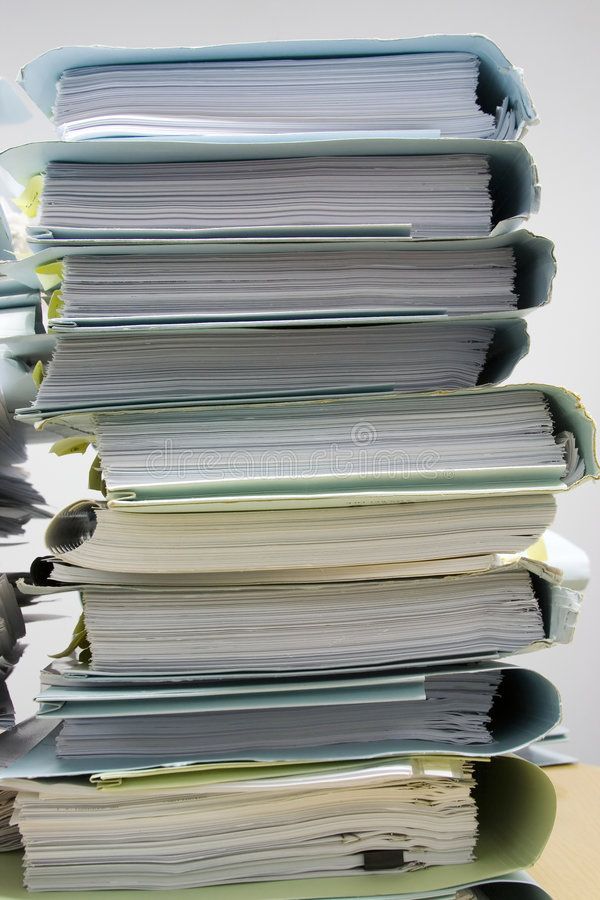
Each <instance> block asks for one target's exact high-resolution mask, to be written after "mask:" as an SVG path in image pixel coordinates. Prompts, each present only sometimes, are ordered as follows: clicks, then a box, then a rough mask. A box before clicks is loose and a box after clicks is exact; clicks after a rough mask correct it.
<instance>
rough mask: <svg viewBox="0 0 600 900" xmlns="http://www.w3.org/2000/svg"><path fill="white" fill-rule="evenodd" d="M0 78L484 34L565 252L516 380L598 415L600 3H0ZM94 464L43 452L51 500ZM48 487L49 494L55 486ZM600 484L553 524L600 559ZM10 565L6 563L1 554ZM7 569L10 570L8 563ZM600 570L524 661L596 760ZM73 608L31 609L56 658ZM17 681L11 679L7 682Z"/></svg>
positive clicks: (16, 137)
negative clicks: (502, 61)
mask: <svg viewBox="0 0 600 900" xmlns="http://www.w3.org/2000/svg"><path fill="white" fill-rule="evenodd" d="M0 9H1V10H2V17H1V19H0V21H1V22H2V32H1V36H0V75H2V76H4V77H5V78H9V79H13V78H14V77H15V76H16V74H17V71H18V69H19V67H20V66H21V65H23V64H24V63H25V62H28V61H29V60H30V59H32V58H34V57H35V56H37V55H38V54H40V53H42V52H43V51H44V50H48V49H50V48H52V47H55V46H59V45H65V44H90V43H96V44H117V45H129V46H144V45H146V46H160V45H164V46H168V45H199V44H210V43H228V42H235V41H253V40H269V39H279V40H282V39H298V38H333V37H382V38H383V37H385V38H392V37H407V36H413V35H418V34H431V33H436V32H452V33H465V32H475V33H480V34H485V35H487V36H489V37H491V38H492V39H493V40H494V41H496V43H498V44H499V45H500V47H501V49H502V50H503V51H504V53H505V54H506V56H507V57H508V58H509V59H510V60H511V62H513V63H514V64H515V65H518V66H520V67H522V68H523V69H524V70H525V75H526V81H527V84H528V87H529V89H530V91H531V93H532V95H533V98H534V101H535V104H536V107H537V110H538V113H539V116H540V118H541V124H540V125H537V126H536V127H534V128H533V129H531V131H530V132H529V134H528V135H527V136H526V143H527V146H528V148H529V150H530V151H531V153H532V154H533V156H534V159H535V160H536V163H537V165H538V168H539V172H540V179H541V184H542V209H541V212H540V213H539V214H538V215H537V216H535V217H534V218H533V219H532V221H531V225H530V227H531V228H532V230H534V231H537V232H538V233H540V234H544V235H547V236H548V237H550V238H552V240H554V241H555V243H556V253H557V258H558V265H559V274H558V277H557V280H556V282H555V288H554V296H553V302H552V304H551V306H550V307H549V308H547V309H545V310H543V311H541V312H538V313H537V314H535V315H534V316H532V317H530V318H529V328H530V333H531V337H532V349H531V353H530V354H529V356H528V357H527V359H525V360H524V361H523V362H521V363H520V365H519V367H518V368H517V371H516V373H515V375H513V378H512V379H511V380H512V381H514V382H520V381H542V382H544V381H547V382H555V383H557V384H563V385H565V386H567V387H569V388H571V389H574V390H576V391H577V392H578V393H580V394H581V395H582V396H583V398H584V401H585V403H586V405H587V406H588V408H589V409H590V411H591V412H592V414H593V415H595V416H596V417H598V416H600V386H599V384H598V375H599V366H598V358H599V356H600V334H599V333H598V330H599V325H600V316H599V314H598V303H599V299H598V284H599V280H600V240H599V234H598V219H599V216H600V193H599V191H598V178H599V175H598V168H599V166H598V155H599V153H598V151H599V147H598V145H599V143H600V126H599V124H598V100H599V95H600V91H599V84H600V77H599V76H600V54H599V53H598V42H599V38H600V27H599V25H600V4H597V3H593V2H585V0H570V2H568V3H552V2H547V0H546V2H544V0H526V2H523V0H503V2H501V3H500V2H497V3H489V2H482V0H479V2H477V0H463V2H449V0H446V2H443V0H442V2H433V0H415V2H406V0H360V2H358V0H303V2H296V0H294V2H291V0H270V2H269V0H263V2H260V0H259V2H252V0H213V2H206V0H196V2H192V0H164V2H161V0H139V2H138V0H100V2H96V3H91V2H87V3H86V2H81V0H53V2H50V3H38V2H20V3H18V4H17V3H14V2H9V0H1V3H0ZM51 136H52V130H51V128H50V126H49V125H48V124H47V123H46V122H45V121H43V120H42V119H41V118H37V119H33V120H30V122H28V123H24V124H23V125H22V126H20V127H18V128H17V127H13V128H10V129H4V130H3V131H2V133H1V134H0V142H1V143H2V145H3V146H8V145H10V144H15V143H20V142H25V141H27V140H31V139H40V138H46V137H51ZM88 467H89V460H87V459H86V460H85V461H84V460H80V459H79V458H70V459H61V460H56V459H49V458H48V457H47V455H46V453H45V450H44V448H41V447H38V448H35V449H34V451H33V454H32V469H33V474H34V477H35V479H36V481H37V483H38V484H40V483H41V482H42V481H43V482H44V489H45V491H46V496H47V499H48V500H49V502H50V503H51V504H52V505H53V506H55V507H57V508H58V507H60V506H63V505H65V504H66V503H67V502H69V501H70V500H72V499H75V498H76V497H78V496H84V495H85V489H86V478H85V476H84V472H85V471H87V468H88ZM50 482H51V484H50V486H49V483H50ZM597 490H598V488H597V486H593V485H586V486H583V487H581V488H579V489H577V490H575V491H573V492H572V493H570V494H569V495H566V496H563V497H561V498H560V501H559V513H558V518H557V520H556V524H555V527H556V529H557V530H558V531H560V532H561V533H562V534H564V535H565V536H566V537H569V538H570V539H571V540H574V541H576V542H577V543H579V544H580V545H581V546H582V547H584V548H585V549H586V550H587V552H588V553H589V554H590V555H591V557H592V563H594V558H595V557H597V556H598V554H597V552H596V548H597V542H598V537H597V535H598V530H599V523H598V514H597V510H598V497H599V494H598V493H597ZM41 534H42V530H41V529H40V527H39V525H38V526H34V527H33V528H32V529H31V536H32V540H33V541H34V544H35V546H34V547H31V548H25V547H23V548H20V549H19V550H18V551H15V552H14V553H13V555H12V560H11V562H12V567H13V568H16V567H17V566H25V565H26V564H27V561H28V558H30V557H31V556H33V555H35V554H37V553H39V552H40V551H41ZM2 556H3V560H4V559H5V558H6V557H5V554H3V555H2ZM2 564H3V565H4V564H5V563H4V561H3V562H2ZM599 585H600V575H598V576H597V577H595V578H594V579H593V580H592V584H591V586H590V588H589V589H588V591H587V593H586V598H585V606H584V611H583V615H582V617H581V619H580V623H579V629H578V634H577V636H576V638H575V642H574V644H573V645H571V646H570V647H561V648H558V649H555V650H552V651H549V652H546V653H541V654H536V655H535V656H530V657H527V658H525V659H523V662H526V664H527V665H530V666H531V667H532V668H537V669H539V670H540V671H542V672H544V673H545V674H547V675H549V676H550V677H551V678H552V679H553V680H555V681H556V683H557V685H558V686H559V687H560V690H561V692H562V695H563V702H564V709H565V719H566V723H567V725H568V726H569V728H570V730H571V741H570V744H569V749H571V750H572V751H573V752H575V753H576V754H577V755H578V756H579V757H580V758H581V759H583V760H586V761H588V762H597V763H600V716H599V714H598V709H599V708H600V662H599V659H600V596H599V593H600V588H599ZM61 610H65V611H67V612H69V610H70V611H71V614H74V610H75V607H74V605H73V604H72V603H71V607H70V608H69V607H68V606H67V605H66V604H65V603H64V602H63V603H62V605H61V606H59V607H56V609H55V610H51V609H50V608H49V607H47V612H46V613H41V612H40V611H39V610H38V612H36V613H30V614H29V615H30V620H31V629H32V630H31V634H32V635H34V636H35V638H36V641H37V639H38V637H39V639H40V640H42V639H43V640H44V641H45V642H46V646H48V647H49V649H50V647H52V649H57V644H56V642H58V643H59V644H60V643H61V642H62V643H66V640H64V641H63V637H65V636H66V634H67V631H68V623H67V622H65V620H64V619H63V618H62V617H61V618H53V617H54V616H56V617H58V615H59V612H60V611H61ZM41 660H42V653H41V649H39V648H38V650H36V652H35V653H34V652H33V651H28V655H26V657H25V659H24V661H23V663H22V665H23V666H27V667H28V670H27V673H26V674H27V677H26V678H20V679H18V680H17V679H16V678H15V679H14V684H15V686H18V688H19V692H20V694H21V696H20V698H19V700H20V701H21V703H22V708H23V709H28V708H29V706H28V704H29V703H30V700H29V697H30V695H31V692H32V690H34V688H35V683H36V680H37V673H36V671H35V669H36V666H37V664H38V663H39V662H41ZM11 680H13V679H11Z"/></svg>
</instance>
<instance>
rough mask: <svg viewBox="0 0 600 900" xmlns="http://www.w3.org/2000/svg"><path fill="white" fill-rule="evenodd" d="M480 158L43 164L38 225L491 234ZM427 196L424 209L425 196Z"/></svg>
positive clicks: (485, 166)
mask: <svg viewBox="0 0 600 900" xmlns="http://www.w3.org/2000/svg"><path fill="white" fill-rule="evenodd" d="M489 185H490V168H489V162H488V158H487V156H484V155H478V154H443V155H430V156H330V157H304V158H300V159H249V160H238V161H233V160H229V161H225V162H198V163H196V162H168V163H139V164H138V163H121V164H114V163H113V164H103V163H91V162H90V163H74V162H49V163H48V166H47V169H46V175H45V181H44V190H43V195H42V203H41V209H40V220H39V221H40V225H42V226H45V227H47V228H63V229H64V228H95V229H98V228H105V229H113V230H114V229H121V230H127V229H133V230H136V229H143V230H144V231H145V232H146V233H148V234H149V233H151V232H152V231H159V232H161V231H163V232H164V231H165V230H167V231H168V230H169V229H177V230H178V231H179V232H180V234H181V235H182V236H183V235H184V234H185V231H186V230H187V231H193V230H195V229H196V230H197V229H203V228H209V229H215V228H221V229H228V228H229V229H231V228H237V229H239V228H251V227H256V226H261V227H274V226H280V225H286V226H294V227H297V226H304V225H310V226H332V225H335V226H342V225H343V226H348V225H353V226H364V225H398V224H402V225H410V226H411V234H412V236H413V237H427V238H433V237H478V236H485V235H487V234H489V233H490V231H491V228H492V224H491V223H492V200H491V196H490V190H489ZM432 196H433V197H435V202H434V203H432V201H431V198H432Z"/></svg>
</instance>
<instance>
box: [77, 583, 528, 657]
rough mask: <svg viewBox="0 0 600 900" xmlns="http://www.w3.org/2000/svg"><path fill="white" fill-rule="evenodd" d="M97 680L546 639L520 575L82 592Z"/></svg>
mask: <svg viewBox="0 0 600 900" xmlns="http://www.w3.org/2000/svg"><path fill="white" fill-rule="evenodd" d="M83 602H84V611H85V624H86V629H87V638H88V641H89V643H90V647H91V654H92V667H93V669H94V670H95V671H99V672H102V671H105V672H109V673H112V674H115V673H122V674H124V673H136V672H146V671H148V666H150V668H151V670H152V671H153V672H156V673H159V672H163V673H165V674H167V673H174V672H204V673H218V672H235V671H238V672H265V671H276V672H285V671H286V670H300V669H306V670H312V669H328V668H338V667H339V668H343V667H353V666H365V667H369V666H371V667H376V666H378V665H385V664H403V665H407V664H412V665H418V664H426V663H427V662H435V661H436V660H448V659H452V658H457V657H469V656H471V657H480V656H485V655H488V654H498V655H505V654H507V653H512V652H514V651H516V650H518V649H523V648H525V647H527V646H528V645H529V644H533V643H535V642H536V641H539V640H542V639H543V638H544V626H543V621H542V614H541V611H540V607H539V600H538V597H537V596H536V591H535V588H534V586H533V584H532V581H531V577H530V575H529V573H528V572H526V571H524V570H519V571H517V570H500V571H498V572H494V573H491V574H487V575H472V576H468V577H460V576H455V577H452V578H448V577H446V578H424V579H404V580H394V579H384V580H370V581H343V582H332V583H313V584H275V585H256V586H251V585H246V586H237V587H236V586H231V587H225V586H223V587H216V586H214V587H209V586H206V587H198V588H196V589H195V590H191V589H189V588H187V589H185V588H166V587H165V588H162V587H161V588H154V589H153V588H152V587H149V586H148V587H145V588H144V587H141V586H140V587H138V588H136V589H127V587H125V586H122V585H119V586H115V587H114V588H110V587H106V588H103V587H100V586H98V587H94V586H90V587H86V588H85V590H84V592H83Z"/></svg>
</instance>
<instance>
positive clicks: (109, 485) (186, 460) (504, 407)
mask: <svg viewBox="0 0 600 900" xmlns="http://www.w3.org/2000/svg"><path fill="white" fill-rule="evenodd" d="M72 421H73V422H77V423H78V424H79V423H80V422H82V417H79V418H77V417H73V419H72ZM82 427H83V426H82ZM87 428H89V431H90V433H91V434H92V435H94V438H95V443H96V444H97V447H98V452H99V455H100V465H101V470H102V478H103V481H104V483H105V484H106V489H107V491H108V492H109V494H111V495H114V496H121V497H125V498H126V497H131V498H135V499H137V500H140V499H143V498H150V497H156V496H162V497H169V496H173V495H174V496H178V497H184V496H190V497H194V496H196V497H203V496H204V497H205V496H207V495H215V496H226V495H230V496H242V495H244V494H248V495H253V494H257V493H259V492H269V491H271V492H272V493H274V494H275V493H277V492H281V493H283V492H288V493H290V492H291V491H293V490H297V489H298V487H299V486H300V487H301V489H302V491H305V492H306V493H307V494H308V493H310V492H311V491H313V492H317V491H326V490H330V491H338V492H341V491H343V490H344V489H348V487H349V486H351V487H355V486H357V485H360V486H365V487H366V486H367V485H368V486H369V487H370V488H371V489H373V488H375V486H377V485H379V487H380V488H381V489H387V490H394V489H395V490H396V491H397V492H398V493H399V494H400V493H401V491H402V490H406V491H407V492H408V491H409V490H411V489H412V490H416V489H418V488H419V487H420V488H421V490H425V489H426V488H427V487H429V488H430V489H431V490H432V491H434V492H435V491H439V490H441V489H442V488H460V487H461V486H462V487H465V486H470V487H471V488H473V487H479V488H480V489H481V485H482V483H483V484H485V488H487V490H491V489H492V488H494V487H496V488H498V487H500V486H502V485H505V486H507V487H514V486H515V485H516V484H521V485H525V484H527V481H528V479H529V483H530V485H531V484H532V485H534V486H536V487H541V486H542V485H544V486H545V487H549V486H551V485H554V486H555V487H559V486H560V485H561V483H563V482H564V483H566V484H570V483H573V482H574V481H576V480H577V479H578V478H580V477H581V476H582V475H583V474H584V471H585V464H584V462H583V459H582V458H581V457H580V455H579V450H578V449H577V445H576V442H575V438H574V436H573V434H572V433H570V432H567V431H558V429H557V426H556V425H555V423H554V420H553V416H552V413H551V411H550V406H549V400H548V397H547V396H545V395H544V393H543V391H542V390H535V389H531V390H529V389H521V388H516V389H512V390H511V388H504V389H496V390H488V391H482V392H481V393H479V394H478V393H475V392H473V391H465V392H463V393H455V394H450V395H448V396H440V395H438V394H430V395H422V394H421V395H419V396H418V397H415V396H404V395H399V394H387V395H383V396H380V397H368V396H367V397H364V396H363V397H353V398H338V399H335V398H332V399H330V400H327V401H301V400H298V401H295V402H292V403H290V402H288V403H265V404H252V403H246V404H229V405H227V406H203V407H202V406H196V407H188V408H184V407H179V408H175V409H156V408H155V409H144V410H140V411H131V412H129V411H127V410H124V411H121V412H119V413H101V412H100V413H96V414H94V415H92V416H91V417H90V421H89V424H88V425H87Z"/></svg>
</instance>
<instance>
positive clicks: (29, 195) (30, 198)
mask: <svg viewBox="0 0 600 900" xmlns="http://www.w3.org/2000/svg"><path fill="white" fill-rule="evenodd" d="M43 187H44V176H43V175H34V176H33V177H32V178H30V179H29V181H28V182H27V185H26V186H25V190H24V191H23V193H22V194H21V196H20V197H17V198H16V200H15V204H16V205H17V206H18V207H19V209H20V210H22V211H23V212H24V213H25V215H26V216H28V217H29V218H30V219H34V218H35V217H36V216H37V214H38V209H39V206H40V200H41V197H42V190H43Z"/></svg>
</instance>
